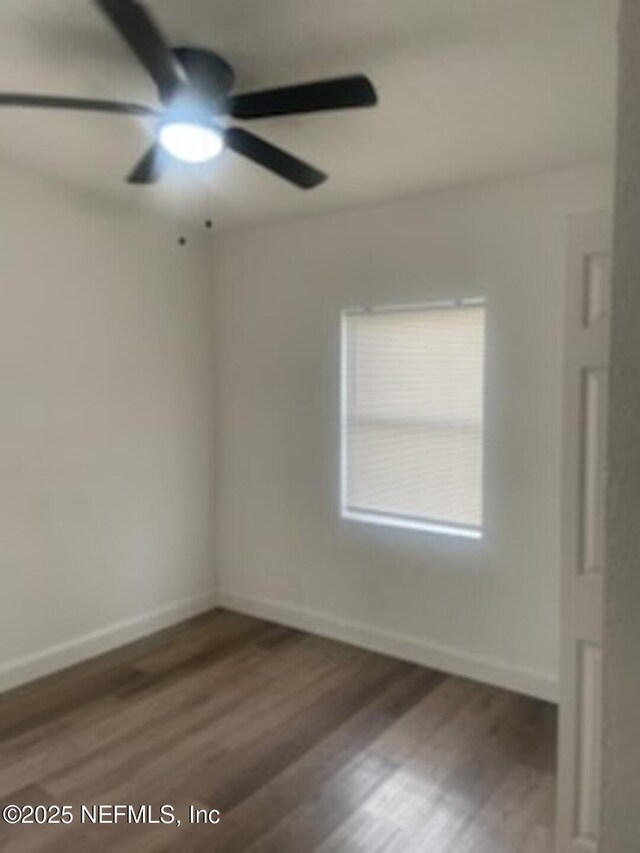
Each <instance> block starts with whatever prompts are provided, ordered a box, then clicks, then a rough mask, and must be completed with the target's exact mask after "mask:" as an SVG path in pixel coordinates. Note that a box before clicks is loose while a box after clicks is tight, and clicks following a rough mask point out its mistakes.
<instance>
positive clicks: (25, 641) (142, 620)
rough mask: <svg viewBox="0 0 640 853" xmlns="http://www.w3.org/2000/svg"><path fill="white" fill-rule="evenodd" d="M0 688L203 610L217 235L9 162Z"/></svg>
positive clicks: (1, 288) (3, 276)
mask: <svg viewBox="0 0 640 853" xmlns="http://www.w3.org/2000/svg"><path fill="white" fill-rule="evenodd" d="M0 187H1V188H2V190H1V196H0V574H1V581H0V583H1V593H0V688H2V687H7V686H9V685H11V684H13V683H16V682H18V681H21V680H25V679H27V678H31V677H33V676H35V675H38V674H40V673H42V672H45V671H48V670H50V669H54V668H57V667H59V666H62V665H65V664H67V663H69V662H71V661H73V660H75V659H77V658H80V657H83V656H86V655H90V654H93V653H96V652H98V651H101V650H102V649H104V648H107V647H109V646H110V645H113V644H117V643H120V642H124V641H126V640H127V639H129V638H131V637H134V636H137V635H139V634H142V633H145V632H147V631H150V630H152V629H153V628H156V627H159V626H161V625H163V624H166V623H168V622H171V621H175V620H177V619H180V618H182V617H184V616H186V615H189V614H190V613H192V612H195V611H197V610H198V609H202V608H204V607H206V606H208V605H209V604H210V603H211V601H212V599H211V593H212V590H213V586H214V566H213V562H214V560H213V546H214V542H213V538H212V519H213V478H212V448H213V408H214V406H213V375H212V373H213V371H212V345H211V312H210V309H211V286H210V269H209V265H208V257H209V255H208V252H209V246H208V241H207V239H206V238H205V236H204V234H202V235H201V236H197V235H194V238H193V239H192V240H191V242H190V244H189V245H188V246H187V247H185V248H184V249H181V248H180V247H178V246H177V244H176V237H177V226H175V224H171V223H170V222H167V221H163V220H161V219H160V218H158V217H154V216H153V215H151V214H150V213H149V212H147V213H146V214H134V213H131V212H126V211H125V210H124V209H122V208H116V207H113V206H108V205H106V206H105V205H104V204H103V205H102V206H101V203H100V202H99V201H97V200H96V199H94V198H91V197H89V196H82V195H74V194H71V193H70V192H69V191H68V190H66V189H65V188H63V187H61V186H58V185H53V184H47V183H46V182H44V181H42V180H40V179H38V178H37V177H33V176H27V175H24V174H19V173H18V172H15V171H13V170H11V169H9V168H2V170H1V171H0Z"/></svg>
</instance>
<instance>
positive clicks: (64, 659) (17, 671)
mask: <svg viewBox="0 0 640 853" xmlns="http://www.w3.org/2000/svg"><path fill="white" fill-rule="evenodd" d="M216 604H217V596H216V595H215V594H214V593H209V594H206V595H201V596H197V597H195V598H187V599H181V600H180V601H174V602H172V603H171V604H167V605H165V606H164V607H159V608H157V609H156V610H149V611H147V612H145V613H141V614H139V615H137V616H133V617H131V618H130V619H123V620H122V621H121V622H115V623H113V624H111V625H106V626H105V627H103V628H99V629H98V630H97V631H92V632H91V633H89V634H84V635H83V636H81V637H74V638H73V639H71V640H66V641H65V642H63V643H57V644H56V645H53V646H49V647H48V648H46V649H42V650H40V651H37V652H34V653H32V654H29V655H24V656H23V657H20V658H16V659H14V660H10V661H8V662H6V663H3V664H0V693H3V692H5V691H6V690H10V689H11V688H13V687H18V686H19V685H21V684H26V683H27V682H28V681H33V680H34V679H36V678H41V677H42V676H44V675H49V674H51V673H52V672H57V671H58V670H61V669H66V668H67V667H69V666H73V664H76V663H80V662H81V661H83V660H87V659H88V658H92V657H95V656H96V655H100V654H103V652H108V651H111V650H112V649H115V648H117V647H118V646H124V645H126V644H127V643H131V642H133V641H134V640H139V639H141V638H142V637H146V636H147V635H149V634H153V633H154V632H155V631H161V630H162V629H163V628H168V627H170V626H171V625H175V624H177V623H178V622H183V621H184V620H186V619H190V618H191V617H192V616H197V615H198V614H199V613H204V612H205V611H207V610H211V609H212V608H213V607H215V606H216Z"/></svg>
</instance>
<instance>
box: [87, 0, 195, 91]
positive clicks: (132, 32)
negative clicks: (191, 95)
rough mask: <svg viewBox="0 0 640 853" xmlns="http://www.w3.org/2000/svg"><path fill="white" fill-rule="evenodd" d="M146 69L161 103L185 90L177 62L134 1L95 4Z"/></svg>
mask: <svg viewBox="0 0 640 853" xmlns="http://www.w3.org/2000/svg"><path fill="white" fill-rule="evenodd" d="M95 2H96V3H97V5H98V6H99V7H100V9H101V10H102V11H103V12H104V14H105V15H106V16H107V18H108V19H109V20H110V21H111V23H112V24H113V26H114V27H115V28H116V29H117V30H118V32H119V33H120V35H121V36H122V38H123V39H124V40H125V41H126V43H127V44H128V45H129V47H130V48H131V50H132V51H133V52H134V54H135V55H136V56H137V57H138V59H139V60H140V62H141V63H142V65H143V66H144V67H145V68H146V69H147V71H148V72H149V74H150V75H151V77H152V78H153V80H154V82H155V83H156V85H157V87H158V90H159V92H160V97H161V98H162V100H163V101H167V100H168V99H169V98H171V96H172V95H174V94H175V92H176V91H177V90H178V89H180V87H182V86H184V85H185V83H186V76H185V73H184V69H183V68H182V66H181V65H180V62H179V60H178V59H177V57H176V56H175V55H174V54H173V52H172V50H171V48H170V47H169V45H168V44H167V41H166V39H165V38H164V36H163V35H162V33H161V32H160V30H159V29H158V27H157V26H156V24H155V23H154V21H153V19H152V18H151V16H150V15H149V13H148V12H147V11H146V10H145V8H144V7H143V6H142V5H141V4H140V3H136V2H135V0H95Z"/></svg>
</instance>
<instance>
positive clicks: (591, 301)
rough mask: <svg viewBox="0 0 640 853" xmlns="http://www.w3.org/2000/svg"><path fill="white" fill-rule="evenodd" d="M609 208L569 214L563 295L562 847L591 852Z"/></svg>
mask: <svg viewBox="0 0 640 853" xmlns="http://www.w3.org/2000/svg"><path fill="white" fill-rule="evenodd" d="M611 241H612V226H611V215H610V214H608V213H606V212H600V213H593V214H585V215H580V216H575V217H571V220H570V226H569V264H568V284H567V298H566V327H565V340H566V349H565V370H564V389H563V390H564V401H565V405H564V423H563V456H564V467H563V495H562V509H563V517H562V529H563V543H562V683H561V708H560V769H559V781H558V786H559V797H558V799H559V821H558V827H559V840H558V850H559V853H597V851H598V849H599V844H598V840H599V834H600V830H599V826H600V784H601V767H602V746H601V736H602V735H601V720H602V699H603V696H602V631H603V618H604V614H603V581H604V573H605V564H604V554H605V542H604V531H605V480H606V422H607V403H608V368H609V329H610V305H611Z"/></svg>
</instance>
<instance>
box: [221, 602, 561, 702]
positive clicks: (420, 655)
mask: <svg viewBox="0 0 640 853" xmlns="http://www.w3.org/2000/svg"><path fill="white" fill-rule="evenodd" d="M218 605H219V606H220V607H225V608H227V609H229V610H237V611H238V612H240V613H246V614H249V615H251V616H256V617H259V618H261V619H268V620H270V621H272V622H278V623H281V624H283V625H289V626H291V627H292V628H299V629H301V630H303V631H309V632H310V633H312V634H319V635H320V636H323V637H329V638H331V639H333V640H340V641H342V642H345V643H350V644H352V645H354V646H361V647H362V648H365V649H368V650H370V651H374V652H379V653H380V654H384V655H389V656H391V657H396V658H400V659H402V660H407V661H410V662H412V663H417V664H421V665H422V666H427V667H430V668H432V669H437V670H441V671H443V672H447V673H451V674H452V675H459V676H462V677H464V678H469V679H472V680H474V681H482V682H485V683H486V684H492V685H494V686H496V687H502V688H505V689H507V690H513V691H515V692H516V693H524V694H525V695H527V696H534V697H536V698H538V699H545V700H547V701H549V702H558V700H559V685H558V682H557V680H556V679H555V678H553V677H552V676H551V675H549V674H548V673H546V672H539V671H537V670H532V669H525V668H522V667H514V666H512V665H510V664H505V663H503V662H502V661H497V660H492V659H491V658H486V657H483V656H481V655H475V654H473V653H472V652H467V651H465V650H463V649H459V648H455V647H453V646H447V645H442V644H440V643H431V642H429V641H426V640H422V639H418V638H416V637H409V636H406V635H403V634H397V633H395V632H391V631H384V630H381V629H379V628H375V627H373V626H371V625H367V624H364V623H361V622H353V621H351V620H347V619H342V618H337V617H335V616H329V615H327V614H325V613H320V612H318V611H315V610H309V609H307V608H302V607H297V606H295V605H291V604H281V603H280V602H275V601H269V600H266V599H258V598H252V597H248V596H245V595H240V594H237V593H234V592H231V591H224V590H223V591H221V592H220V593H219V595H218Z"/></svg>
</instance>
